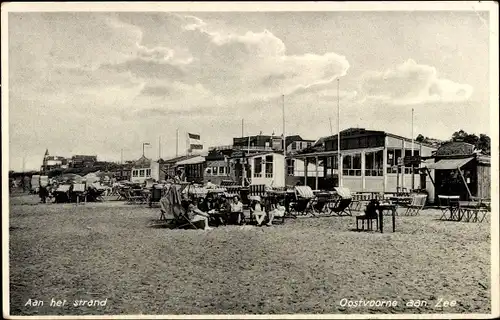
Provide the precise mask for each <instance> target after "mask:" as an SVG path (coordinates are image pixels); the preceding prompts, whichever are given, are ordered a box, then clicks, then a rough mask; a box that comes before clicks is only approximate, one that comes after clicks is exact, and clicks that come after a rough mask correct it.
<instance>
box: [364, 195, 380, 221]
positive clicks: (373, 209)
mask: <svg viewBox="0 0 500 320" xmlns="http://www.w3.org/2000/svg"><path fill="white" fill-rule="evenodd" d="M379 206H380V202H379V201H378V200H375V199H372V200H370V202H369V203H368V204H367V205H366V209H365V215H364V217H367V218H376V217H377V210H379Z"/></svg>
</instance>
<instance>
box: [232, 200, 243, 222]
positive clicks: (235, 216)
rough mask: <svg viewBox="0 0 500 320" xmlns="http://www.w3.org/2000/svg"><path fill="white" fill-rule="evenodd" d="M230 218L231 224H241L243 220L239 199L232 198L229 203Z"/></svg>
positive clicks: (241, 204) (241, 205)
mask: <svg viewBox="0 0 500 320" xmlns="http://www.w3.org/2000/svg"><path fill="white" fill-rule="evenodd" d="M230 218H231V221H232V222H233V223H236V224H241V222H242V220H243V203H241V201H240V197H238V196H234V197H233V201H232V202H231V212H230Z"/></svg>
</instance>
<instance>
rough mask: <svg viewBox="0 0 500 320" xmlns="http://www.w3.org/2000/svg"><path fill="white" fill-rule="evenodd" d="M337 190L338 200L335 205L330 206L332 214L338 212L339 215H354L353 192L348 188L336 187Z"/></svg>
mask: <svg viewBox="0 0 500 320" xmlns="http://www.w3.org/2000/svg"><path fill="white" fill-rule="evenodd" d="M335 191H337V195H338V198H337V201H336V202H335V203H334V206H332V207H330V214H336V215H338V216H352V212H351V204H352V200H353V199H352V194H351V191H350V190H349V189H348V188H343V187H335Z"/></svg>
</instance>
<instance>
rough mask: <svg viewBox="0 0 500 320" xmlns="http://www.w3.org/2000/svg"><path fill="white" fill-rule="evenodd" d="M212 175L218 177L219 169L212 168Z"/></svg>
mask: <svg viewBox="0 0 500 320" xmlns="http://www.w3.org/2000/svg"><path fill="white" fill-rule="evenodd" d="M212 174H213V175H214V176H216V175H218V174H219V168H218V167H214V169H213V172H212Z"/></svg>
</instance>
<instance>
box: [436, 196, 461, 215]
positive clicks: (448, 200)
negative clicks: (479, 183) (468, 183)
mask: <svg viewBox="0 0 500 320" xmlns="http://www.w3.org/2000/svg"><path fill="white" fill-rule="evenodd" d="M438 201H439V206H438V207H439V209H440V210H441V212H442V215H441V217H440V218H439V219H440V220H442V219H443V218H445V219H446V213H447V212H449V213H450V217H449V218H448V219H446V220H454V218H455V216H456V213H457V211H458V210H459V201H460V196H444V195H438Z"/></svg>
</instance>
